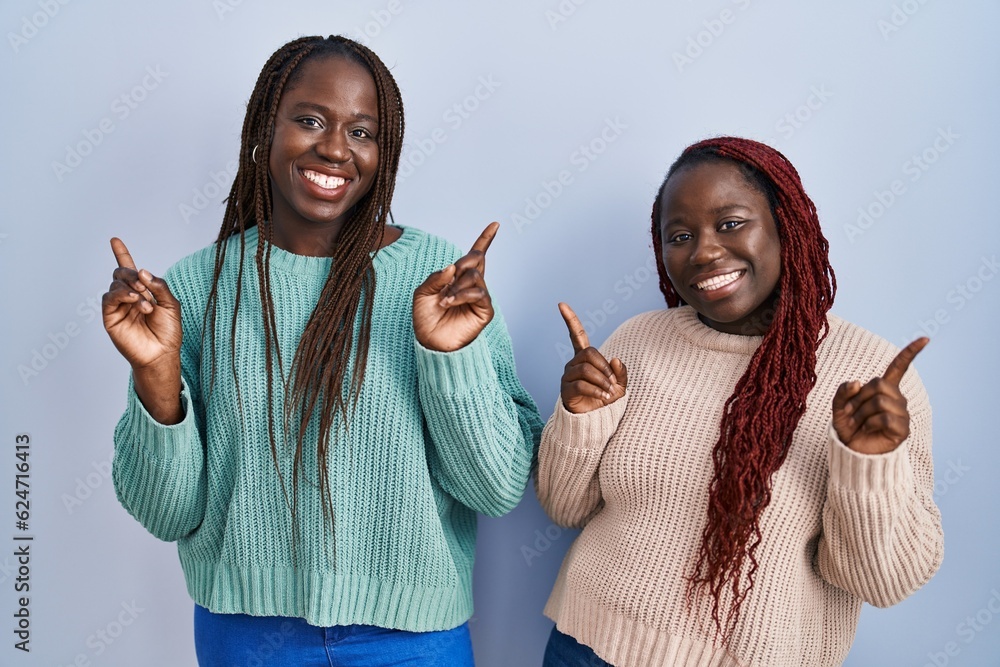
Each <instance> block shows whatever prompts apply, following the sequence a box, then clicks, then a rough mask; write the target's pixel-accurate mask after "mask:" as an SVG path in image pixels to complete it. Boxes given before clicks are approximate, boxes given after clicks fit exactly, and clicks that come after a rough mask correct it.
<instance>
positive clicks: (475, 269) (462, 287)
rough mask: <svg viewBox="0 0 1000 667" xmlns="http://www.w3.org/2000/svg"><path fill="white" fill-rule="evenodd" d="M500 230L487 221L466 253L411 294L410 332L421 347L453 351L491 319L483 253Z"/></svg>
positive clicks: (439, 350)
mask: <svg viewBox="0 0 1000 667" xmlns="http://www.w3.org/2000/svg"><path fill="white" fill-rule="evenodd" d="M498 229H500V223H499V222H491V223H490V224H489V225H488V226H487V227H486V229H484V230H483V233H482V234H480V235H479V238H478V239H476V242H475V243H474V244H472V250H470V251H469V254H467V255H465V256H464V257H461V258H460V259H458V261H456V262H455V263H454V264H450V265H448V266H446V267H445V268H443V269H442V270H440V271H435V272H434V273H432V274H431V275H429V276H428V277H427V280H425V281H424V282H423V284H421V285H420V287H418V288H417V289H416V290H414V292H413V332H414V333H415V334H416V336H417V340H418V341H419V342H420V344H421V345H423V346H424V347H426V348H427V349H429V350H437V351H438V352H453V351H454V350H458V349H461V348H463V347H465V346H466V345H468V344H469V343H471V342H472V341H473V340H475V339H476V336H478V335H479V332H480V331H482V330H483V328H484V327H485V326H486V325H487V324H489V323H490V320H492V319H493V301H492V299H491V298H490V293H489V291H488V290H487V289H486V279H485V277H484V275H485V273H486V251H487V250H488V249H489V247H490V243H492V242H493V238H494V237H495V236H496V235H497V230H498Z"/></svg>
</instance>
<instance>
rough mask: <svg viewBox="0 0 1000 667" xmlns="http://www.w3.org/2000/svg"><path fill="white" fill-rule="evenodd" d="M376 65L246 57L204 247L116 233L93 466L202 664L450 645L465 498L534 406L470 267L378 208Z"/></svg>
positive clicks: (366, 656)
mask: <svg viewBox="0 0 1000 667" xmlns="http://www.w3.org/2000/svg"><path fill="white" fill-rule="evenodd" d="M402 143H403V106H402V100H401V98H400V94H399V89H398V87H397V86H396V82H395V81H394V80H393V77H392V75H391V74H390V73H389V70H388V69H387V68H386V66H385V64H383V62H382V61H381V60H380V59H379V58H378V56H377V55H375V54H374V53H373V52H372V51H370V50H369V49H367V48H366V47H364V46H362V45H360V44H358V43H356V42H353V41H351V40H349V39H346V38H342V37H329V38H322V37H304V38H301V39H298V40H295V41H293V42H289V43H288V44H286V45H284V46H283V47H281V48H280V49H278V50H277V51H276V52H275V53H274V54H273V55H272V56H271V58H270V59H269V60H268V61H267V63H266V64H265V65H264V68H263V69H262V70H261V73H260V76H259V78H258V79H257V85H256V87H255V88H254V91H253V93H252V94H251V97H250V100H249V102H248V104H247V113H246V119H245V121H244V124H243V136H242V141H241V146H240V167H239V171H238V173H237V174H236V178H235V182H234V183H233V187H232V190H231V191H230V194H229V199H228V200H227V205H226V211H225V215H224V217H223V223H222V229H221V230H220V231H219V235H218V238H217V240H216V243H215V244H213V245H212V246H209V247H208V248H205V249H203V250H201V251H199V252H197V253H195V254H193V255H190V256H188V257H186V258H184V259H182V260H181V261H180V262H178V263H177V264H175V265H174V266H173V267H171V268H170V269H169V270H168V271H167V273H166V275H165V276H164V277H163V278H158V277H154V276H153V275H152V274H151V273H150V272H149V271H147V270H145V269H143V270H141V271H137V270H136V266H135V264H134V262H133V261H132V258H131V256H130V255H129V252H128V250H127V249H126V247H125V245H124V244H123V243H122V242H121V241H120V240H118V239H113V240H112V248H113V250H114V253H115V256H116V258H117V260H118V268H117V269H116V270H115V271H114V274H113V281H112V283H111V287H110V289H109V290H108V292H107V293H106V294H105V295H104V304H103V309H104V325H105V328H106V329H107V331H108V334H109V335H110V336H111V339H112V341H113V342H114V344H115V346H116V347H117V348H118V350H119V351H120V352H121V353H122V355H123V356H124V357H125V359H126V360H128V362H129V363H130V364H131V366H132V381H131V382H130V386H129V390H128V406H127V408H126V411H125V414H124V416H123V417H122V418H121V420H120V421H119V423H118V428H117V430H116V431H115V456H114V473H113V475H114V483H115V490H116V491H117V494H118V497H119V499H120V500H121V502H122V504H123V505H124V506H125V508H126V509H127V510H128V511H129V512H130V513H131V514H133V515H134V516H135V517H136V518H137V519H138V520H139V521H140V522H141V523H142V524H143V525H144V526H145V527H146V528H147V529H148V530H149V531H150V532H151V533H152V534H153V535H155V536H156V537H158V538H160V539H162V540H170V541H175V540H176V541H177V543H178V552H179V554H180V560H181V566H182V568H183V570H184V575H185V579H186V582H187V588H188V592H189V593H190V595H191V597H192V598H193V599H194V601H195V612H194V634H195V650H196V653H197V655H198V661H199V664H201V665H202V666H203V667H215V666H220V667H221V666H225V667H232V666H233V665H247V666H252V665H268V666H269V667H273V666H282V665H295V666H296V667H299V666H304V665H338V666H341V665H342V666H345V667H360V666H368V665H404V664H405V665H414V666H432V665H440V666H442V667H463V666H470V665H472V646H471V643H470V639H469V630H468V624H467V621H468V620H469V617H470V616H471V615H472V562H473V556H474V554H475V540H476V513H477V512H482V513H484V514H489V515H492V516H498V515H501V514H504V513H506V512H508V511H510V510H511V509H512V508H513V507H514V506H515V505H516V504H517V502H518V501H519V500H520V498H521V495H522V493H523V491H524V488H525V485H526V484H527V480H528V475H529V471H530V469H531V464H532V460H533V457H534V453H535V444H536V442H537V436H538V433H539V432H540V431H541V419H540V418H539V416H538V412H537V410H536V409H535V405H534V403H533V401H532V400H531V397H530V396H529V395H528V393H527V392H526V391H525V390H524V388H523V387H522V386H521V384H520V382H519V381H518V379H517V375H516V373H515V369H514V359H513V354H512V351H511V344H510V339H509V337H508V335H507V331H506V328H505V326H504V324H503V320H502V318H501V317H500V315H499V313H495V312H494V308H493V304H492V301H491V299H490V294H489V291H488V290H487V288H486V283H485V279H484V277H483V276H484V272H485V267H486V251H487V248H488V247H489V245H490V243H491V241H492V240H493V237H494V236H495V235H496V232H497V227H498V225H497V223H493V224H491V225H489V226H488V227H487V228H486V230H485V231H484V232H483V233H482V234H481V235H480V237H479V239H478V240H477V241H476V242H475V244H474V245H473V246H472V251H471V252H469V253H467V254H464V255H463V253H461V252H460V251H459V250H458V249H457V248H455V246H453V245H451V244H450V243H448V242H446V241H444V240H443V239H440V238H437V237H435V236H433V235H431V234H427V233H425V232H422V231H420V230H419V229H416V228H414V227H408V226H407V227H401V226H395V225H394V224H389V223H390V221H391V219H390V217H389V211H390V205H391V201H392V193H393V187H394V185H395V181H396V169H397V166H398V164H399V157H400V150H401V147H402Z"/></svg>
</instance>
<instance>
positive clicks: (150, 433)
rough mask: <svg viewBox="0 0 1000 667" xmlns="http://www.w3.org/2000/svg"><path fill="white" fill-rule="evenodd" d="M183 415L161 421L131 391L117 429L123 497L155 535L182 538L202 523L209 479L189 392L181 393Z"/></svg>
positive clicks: (115, 471)
mask: <svg viewBox="0 0 1000 667" xmlns="http://www.w3.org/2000/svg"><path fill="white" fill-rule="evenodd" d="M181 401H183V403H184V407H182V413H183V415H184V417H183V419H182V420H181V421H179V422H178V423H177V424H175V425H171V426H167V425H164V424H162V423H159V422H158V421H157V420H155V419H154V418H153V416H152V415H151V414H149V413H148V412H147V411H146V410H145V408H144V407H143V405H142V404H141V403H140V402H139V399H138V395H137V394H136V393H134V392H132V391H131V390H130V392H129V405H128V408H127V409H126V411H125V414H124V415H123V416H122V418H121V420H120V421H119V422H118V426H117V428H116V429H115V456H114V463H113V467H112V477H113V480H114V485H115V492H116V494H117V496H118V499H119V501H120V502H121V503H122V505H123V506H124V507H125V509H126V510H128V512H129V513H130V514H132V515H133V516H134V517H135V518H136V519H137V520H138V521H139V522H140V523H141V524H142V525H143V526H145V527H146V529H147V530H149V532H150V533H152V534H153V535H154V536H156V537H158V538H159V539H162V540H167V541H171V540H176V539H179V538H181V537H183V536H185V535H187V534H189V533H190V532H191V531H193V530H194V529H195V528H197V527H198V525H199V524H200V523H201V521H202V518H203V516H204V512H205V498H206V479H205V470H204V453H203V449H202V439H201V435H200V433H199V430H198V428H197V426H196V424H195V416H194V414H193V413H194V410H193V408H192V406H191V403H190V399H189V397H188V392H187V391H186V388H185V391H184V392H183V393H181V392H178V402H181Z"/></svg>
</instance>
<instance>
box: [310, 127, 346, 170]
mask: <svg viewBox="0 0 1000 667" xmlns="http://www.w3.org/2000/svg"><path fill="white" fill-rule="evenodd" d="M316 154H317V155H319V156H320V157H321V158H323V159H325V160H327V161H329V162H345V161H346V160H347V159H348V158H349V157H350V155H351V150H350V146H349V145H348V143H347V136H346V135H345V134H344V133H343V132H340V131H338V130H337V129H336V128H333V129H331V130H329V131H327V132H324V133H323V136H322V137H320V138H319V140H318V141H317V142H316Z"/></svg>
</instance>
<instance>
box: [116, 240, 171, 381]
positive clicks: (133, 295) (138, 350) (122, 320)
mask: <svg viewBox="0 0 1000 667" xmlns="http://www.w3.org/2000/svg"><path fill="white" fill-rule="evenodd" d="M111 250H112V251H114V253H115V259H117V260H118V268H117V269H115V272H114V274H113V276H112V281H111V286H110V287H109V288H108V291H107V292H106V293H105V294H104V297H103V298H102V299H101V305H102V309H103V314H104V328H105V330H107V332H108V335H109V336H111V342H113V343H114V344H115V347H116V348H118V351H119V352H121V354H122V356H123V357H125V359H126V360H127V361H128V362H129V363H130V364H131V365H132V367H133V368H145V367H148V366H153V365H156V364H158V363H163V362H166V361H168V360H169V361H172V360H173V358H178V359H179V358H180V350H181V306H180V303H178V301H177V299H175V298H174V295H173V294H171V293H170V288H169V287H167V283H166V282H164V280H163V279H162V278H157V277H155V276H153V274H151V273H150V272H149V271H147V270H145V269H143V270H142V271H137V270H136V268H135V262H133V261H132V256H131V255H130V254H129V252H128V248H127V247H125V244H124V243H122V241H121V239H118V238H113V239H111Z"/></svg>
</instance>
